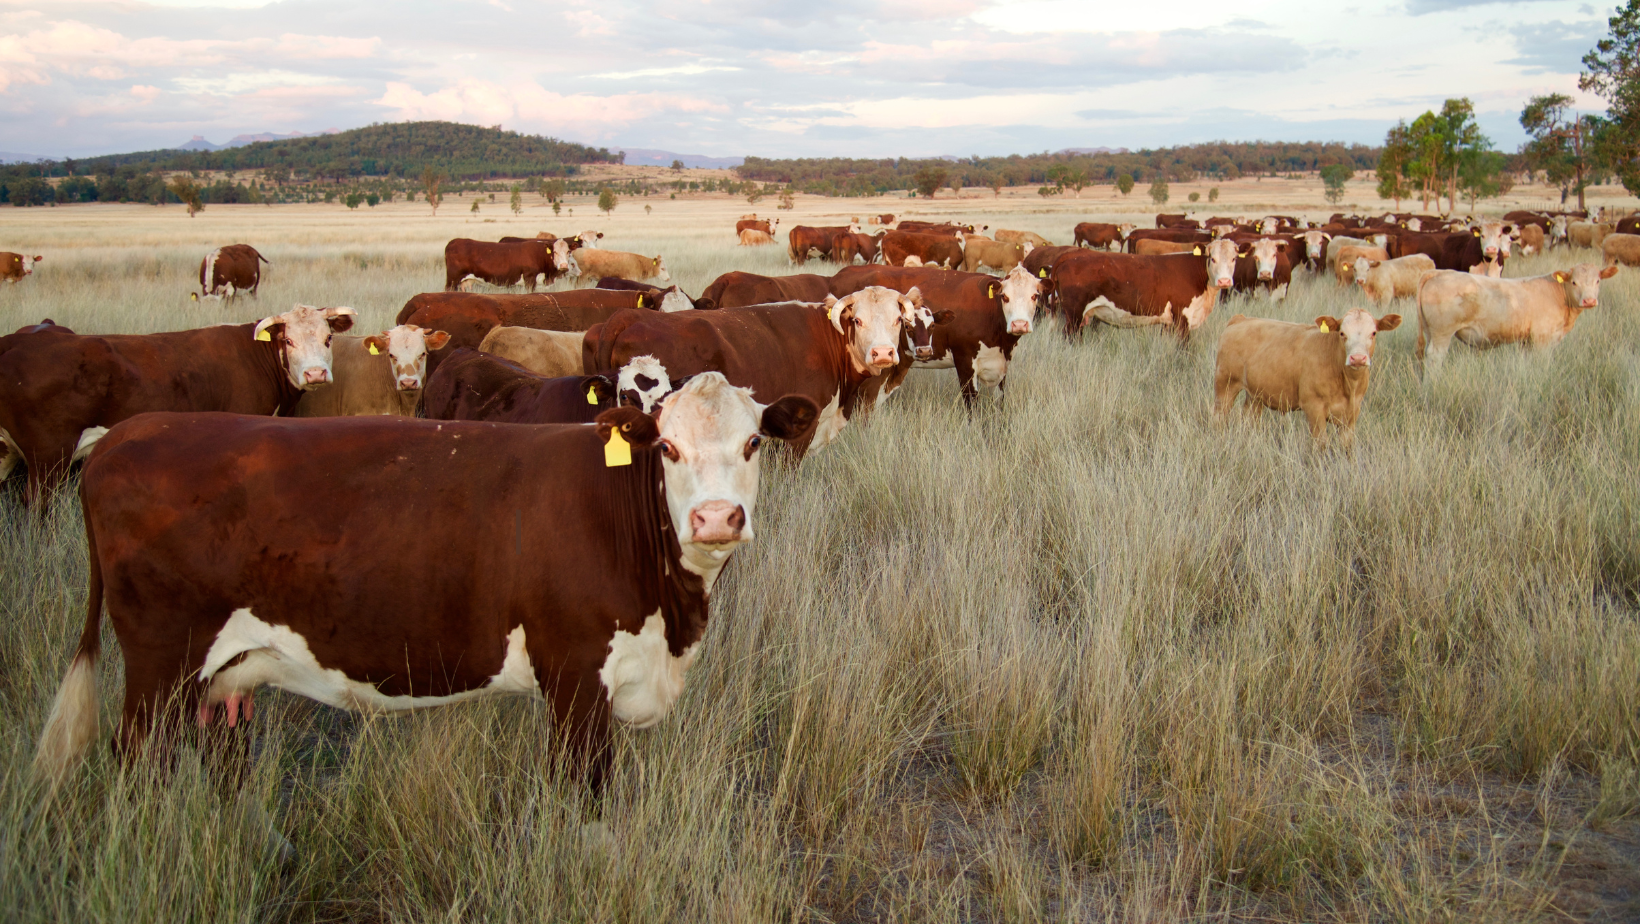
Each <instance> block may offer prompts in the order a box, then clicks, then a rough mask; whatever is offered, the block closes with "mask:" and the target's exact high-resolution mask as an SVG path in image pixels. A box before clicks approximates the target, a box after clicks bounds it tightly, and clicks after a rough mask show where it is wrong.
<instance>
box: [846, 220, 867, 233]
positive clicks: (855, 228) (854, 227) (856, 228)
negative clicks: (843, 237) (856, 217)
mask: <svg viewBox="0 0 1640 924" xmlns="http://www.w3.org/2000/svg"><path fill="white" fill-rule="evenodd" d="M847 230H848V233H850V234H862V233H864V232H863V231H862V230H861V228H860V223H859V222H858V221H850V222H849V223H848V229H847Z"/></svg>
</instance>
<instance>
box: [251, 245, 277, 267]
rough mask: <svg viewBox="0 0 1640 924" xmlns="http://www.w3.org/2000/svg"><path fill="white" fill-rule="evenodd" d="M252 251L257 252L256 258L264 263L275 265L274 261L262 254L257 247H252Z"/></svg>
mask: <svg viewBox="0 0 1640 924" xmlns="http://www.w3.org/2000/svg"><path fill="white" fill-rule="evenodd" d="M251 253H254V254H256V259H258V260H261V261H262V262H263V263H266V264H267V265H269V266H272V265H273V261H272V260H269V259H268V258H267V257H264V256H262V254H261V252H260V251H258V250H257V249H256V248H255V247H252V248H251Z"/></svg>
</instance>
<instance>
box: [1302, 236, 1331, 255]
mask: <svg viewBox="0 0 1640 924" xmlns="http://www.w3.org/2000/svg"><path fill="white" fill-rule="evenodd" d="M1330 240H1332V235H1331V234H1328V233H1327V232H1325V231H1306V232H1304V254H1305V256H1307V257H1309V258H1310V259H1311V260H1320V259H1321V258H1322V255H1323V254H1325V253H1326V252H1327V242H1328V241H1330Z"/></svg>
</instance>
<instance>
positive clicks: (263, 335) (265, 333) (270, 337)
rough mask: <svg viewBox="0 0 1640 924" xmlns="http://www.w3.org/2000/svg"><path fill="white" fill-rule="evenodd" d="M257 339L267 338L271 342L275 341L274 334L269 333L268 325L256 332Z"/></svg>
mask: <svg viewBox="0 0 1640 924" xmlns="http://www.w3.org/2000/svg"><path fill="white" fill-rule="evenodd" d="M256 339H258V340H266V341H269V342H270V343H271V342H272V341H273V335H272V334H270V333H268V329H267V328H266V327H264V328H262V329H261V330H259V331H257V332H256Z"/></svg>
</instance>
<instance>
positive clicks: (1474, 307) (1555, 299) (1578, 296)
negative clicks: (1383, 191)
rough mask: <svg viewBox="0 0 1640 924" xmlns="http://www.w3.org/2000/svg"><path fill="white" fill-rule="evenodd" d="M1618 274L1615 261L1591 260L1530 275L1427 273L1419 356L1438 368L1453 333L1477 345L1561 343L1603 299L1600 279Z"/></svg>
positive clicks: (1423, 286)
mask: <svg viewBox="0 0 1640 924" xmlns="http://www.w3.org/2000/svg"><path fill="white" fill-rule="evenodd" d="M1616 274H1617V267H1615V266H1608V267H1606V268H1605V269H1601V268H1600V267H1599V266H1597V265H1596V264H1593V263H1579V264H1577V265H1576V266H1574V267H1572V268H1571V269H1569V270H1559V271H1556V272H1553V273H1550V274H1549V275H1547V276H1532V277H1529V278H1526V279H1494V278H1492V277H1490V276H1476V275H1473V274H1470V273H1460V272H1457V271H1454V270H1440V271H1438V272H1434V273H1426V274H1425V275H1424V278H1423V281H1422V282H1421V283H1420V284H1419V286H1418V359H1419V360H1420V361H1421V362H1427V363H1428V364H1429V365H1430V367H1431V368H1439V366H1440V364H1441V362H1442V360H1444V359H1445V358H1446V351H1447V348H1448V347H1450V346H1451V345H1452V339H1453V338H1454V337H1456V338H1457V339H1458V340H1461V341H1463V342H1464V343H1465V344H1468V345H1469V346H1471V347H1477V348H1479V347H1492V346H1498V345H1499V344H1504V343H1527V344H1531V345H1532V346H1534V347H1546V346H1551V345H1553V344H1555V343H1558V342H1560V338H1562V337H1564V336H1566V334H1567V333H1568V332H1570V331H1571V329H1572V325H1573V324H1575V323H1577V318H1578V315H1580V314H1582V313H1583V312H1584V311H1587V310H1588V309H1590V308H1593V307H1595V306H1597V305H1599V304H1600V281H1601V280H1602V279H1610V278H1611V277H1612V276H1614V275H1616Z"/></svg>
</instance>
